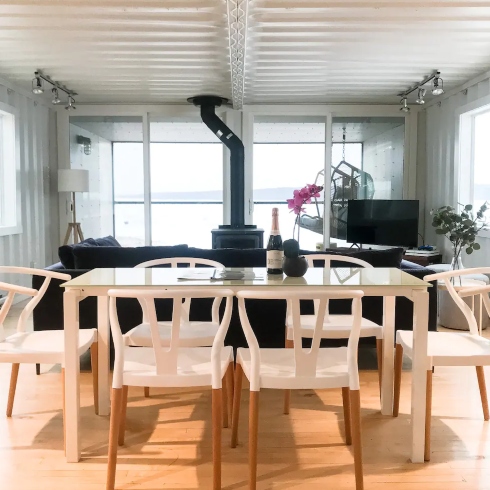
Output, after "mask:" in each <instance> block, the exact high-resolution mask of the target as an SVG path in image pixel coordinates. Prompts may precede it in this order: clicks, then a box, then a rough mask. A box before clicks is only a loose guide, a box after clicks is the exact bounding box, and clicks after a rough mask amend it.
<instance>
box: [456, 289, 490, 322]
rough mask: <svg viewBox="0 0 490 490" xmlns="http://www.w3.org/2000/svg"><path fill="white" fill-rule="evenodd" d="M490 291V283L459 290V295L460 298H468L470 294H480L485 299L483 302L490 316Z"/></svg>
mask: <svg viewBox="0 0 490 490" xmlns="http://www.w3.org/2000/svg"><path fill="white" fill-rule="evenodd" d="M489 293H490V285H488V284H487V285H486V286H479V287H467V288H464V289H462V290H461V291H458V296H459V297H460V298H467V297H468V296H478V295H480V296H481V297H482V300H483V304H484V305H485V309H486V311H487V315H488V316H490V297H489V296H488V294H489Z"/></svg>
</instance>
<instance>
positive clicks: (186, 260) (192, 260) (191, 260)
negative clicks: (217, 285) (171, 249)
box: [134, 257, 224, 323]
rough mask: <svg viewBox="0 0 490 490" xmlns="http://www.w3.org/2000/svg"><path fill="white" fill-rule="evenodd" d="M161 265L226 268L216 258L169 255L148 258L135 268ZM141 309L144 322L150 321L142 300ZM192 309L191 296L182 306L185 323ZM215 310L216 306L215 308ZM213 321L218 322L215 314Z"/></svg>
mask: <svg viewBox="0 0 490 490" xmlns="http://www.w3.org/2000/svg"><path fill="white" fill-rule="evenodd" d="M159 265H168V266H170V267H178V266H179V265H185V266H187V267H196V266H198V265H202V266H206V267H214V268H216V269H222V268H224V265H223V264H220V263H219V262H216V261H215V260H209V259H201V258H199V257H168V258H165V259H154V260H147V261H146V262H141V264H138V265H135V266H134V267H135V268H147V267H155V266H159ZM140 305H141V309H142V311H143V322H144V323H148V315H147V313H146V309H145V303H144V302H142V301H140ZM190 311H191V298H189V299H186V300H185V301H184V307H183V308H182V321H183V322H185V323H188V322H189V315H190ZM213 311H214V308H213ZM212 321H213V323H217V320H215V318H214V316H213V319H212Z"/></svg>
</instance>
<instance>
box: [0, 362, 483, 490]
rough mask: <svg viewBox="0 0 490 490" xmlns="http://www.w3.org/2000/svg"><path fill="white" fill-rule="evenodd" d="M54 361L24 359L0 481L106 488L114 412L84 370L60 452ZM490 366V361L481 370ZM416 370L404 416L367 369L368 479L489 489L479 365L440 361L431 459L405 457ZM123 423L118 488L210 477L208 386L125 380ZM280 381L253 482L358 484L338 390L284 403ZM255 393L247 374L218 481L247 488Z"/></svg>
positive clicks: (263, 402)
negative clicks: (76, 439)
mask: <svg viewBox="0 0 490 490" xmlns="http://www.w3.org/2000/svg"><path fill="white" fill-rule="evenodd" d="M56 371H57V369H56V368H53V369H51V370H50V371H48V372H47V373H45V374H43V375H41V376H36V375H35V373H34V369H33V368H32V366H21V368H20V374H19V383H18V393H17V397H16V405H15V407H14V413H13V416H12V419H10V420H8V419H6V418H5V417H4V416H2V418H0V474H1V475H2V485H1V488H2V490H24V489H25V490H31V489H38V490H44V489H46V490H48V489H49V490H62V489H63V490H65V489H66V488H69V489H70V490H78V489H80V490H82V489H83V490H92V489H94V490H95V489H96V488H97V489H101V488H104V482H105V473H106V464H107V438H108V431H109V419H108V417H99V416H97V415H95V414H94V411H93V398H92V387H91V375H90V373H82V375H81V381H82V386H81V401H82V409H81V416H82V428H83V433H82V448H83V453H82V456H83V459H82V461H81V462H80V463H78V464H68V463H66V462H65V460H64V455H63V431H62V424H61V386H60V382H61V379H60V378H61V376H60V374H59V373H58V372H56ZM8 374H9V367H8V366H6V365H2V366H0V383H1V384H2V388H1V389H0V393H1V394H0V404H5V403H6V400H7V386H8ZM486 374H487V376H489V375H490V372H489V371H488V370H486ZM409 396H410V373H409V372H403V375H402V393H401V403H400V416H399V418H398V419H393V418H390V417H384V416H382V415H381V414H380V412H379V390H378V379H377V373H376V371H365V372H361V404H362V411H361V415H362V429H363V447H364V473H365V483H366V488H368V489H379V490H392V489H394V490H409V489H410V490H412V489H420V490H422V489H427V488H429V489H433V490H460V489H468V490H469V489H471V490H473V489H488V488H489V487H488V481H490V460H489V459H488V458H487V457H486V456H487V455H488V454H490V437H489V435H490V428H489V427H490V426H489V424H488V423H485V422H484V421H483V416H482V411H481V404H480V397H479V391H478V384H477V379H476V375H475V372H474V368H457V369H456V368H453V369H449V368H437V369H436V372H435V373H434V405H433V419H432V455H431V462H430V463H426V464H423V465H422V464H417V465H413V464H411V463H409V461H408V456H409V436H410V425H409V417H408V413H409V407H410V403H409V402H410V400H409ZM128 401H129V403H128V412H127V432H126V442H125V445H124V447H122V448H120V449H119V460H118V466H117V474H116V488H118V489H145V490H156V489H160V488H166V489H183V488H187V489H194V488H196V489H197V488H210V487H211V483H212V462H211V391H210V390H206V389H204V390H201V389H192V388H191V389H182V390H177V389H172V390H158V389H155V390H154V393H153V394H152V397H151V398H149V399H147V398H144V397H143V394H142V391H141V389H137V388H130V389H129V399H128ZM282 401H283V394H282V392H281V391H280V390H278V391H272V390H263V391H262V392H261V398H260V421H259V450H258V462H259V464H258V488H260V489H276V488H277V489H279V488H281V489H298V488H304V489H313V490H316V489H319V490H320V488H322V489H324V488H338V489H340V490H343V489H351V488H354V475H353V469H354V468H353V458H352V449H351V448H349V447H347V446H345V444H344V424H343V411H342V395H341V391H340V390H329V391H311V390H299V391H296V392H293V393H292V397H291V413H290V415H284V414H283V413H282ZM247 408H248V393H247V389H246V386H245V384H244V391H243V396H242V417H241V420H240V426H239V434H238V435H239V441H238V447H237V448H236V449H231V448H230V447H229V442H230V435H231V431H230V430H229V429H224V430H223V470H222V471H223V488H226V489H230V490H232V489H246V488H247V474H248V467H247V466H248V465H247V461H248V436H247V420H246V419H247V417H246V416H245V414H246V413H247Z"/></svg>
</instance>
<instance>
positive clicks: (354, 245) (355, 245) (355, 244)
mask: <svg viewBox="0 0 490 490" xmlns="http://www.w3.org/2000/svg"><path fill="white" fill-rule="evenodd" d="M349 248H358V249H359V250H362V243H353V244H352V245H351V246H350V247H349Z"/></svg>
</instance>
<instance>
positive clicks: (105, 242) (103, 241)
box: [95, 235, 121, 247]
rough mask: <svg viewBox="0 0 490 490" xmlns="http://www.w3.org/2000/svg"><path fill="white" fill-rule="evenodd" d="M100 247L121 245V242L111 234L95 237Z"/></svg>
mask: <svg viewBox="0 0 490 490" xmlns="http://www.w3.org/2000/svg"><path fill="white" fill-rule="evenodd" d="M95 243H96V244H97V246H98V247H120V246H121V244H120V243H119V242H118V241H117V240H116V239H115V238H114V237H113V236H111V235H107V236H105V237H102V238H95Z"/></svg>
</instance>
